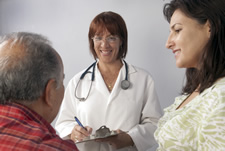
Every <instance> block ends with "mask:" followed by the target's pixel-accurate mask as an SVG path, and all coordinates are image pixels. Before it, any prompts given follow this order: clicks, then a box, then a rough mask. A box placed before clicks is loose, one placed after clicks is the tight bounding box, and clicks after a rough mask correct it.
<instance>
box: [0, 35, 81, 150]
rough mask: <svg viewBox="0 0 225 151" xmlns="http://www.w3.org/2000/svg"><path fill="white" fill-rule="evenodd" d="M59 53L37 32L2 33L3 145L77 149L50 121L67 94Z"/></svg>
mask: <svg viewBox="0 0 225 151" xmlns="http://www.w3.org/2000/svg"><path fill="white" fill-rule="evenodd" d="M63 80H64V69H63V63H62V60H61V58H60V56H59V54H58V53H57V52H56V51H55V50H54V49H53V48H52V47H51V45H50V43H49V41H48V40H47V39H46V38H45V37H43V36H41V35H38V34H34V33H27V32H18V33H12V34H8V35H6V36H4V37H1V39H0V150H7V151H9V150H29V151H30V150H38V151H41V150H43V151H53V150H54V151H55V150H61V151H62V150H63V151H72V150H73V151H74V150H75V151H77V147H76V145H75V144H74V142H73V141H70V140H62V139H61V138H60V137H59V136H58V135H57V134H56V132H55V130H54V129H53V127H52V126H51V125H50V123H51V122H52V121H53V120H54V118H55V117H56V115H57V113H58V111H59V108H60V105H61V102H62V99H63V96H64V85H63Z"/></svg>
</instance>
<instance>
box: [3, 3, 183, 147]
mask: <svg viewBox="0 0 225 151" xmlns="http://www.w3.org/2000/svg"><path fill="white" fill-rule="evenodd" d="M168 1H169V0H0V34H1V35H2V34H5V33H9V32H14V31H30V32H36V33H40V34H43V35H45V36H47V37H48V38H49V39H50V40H51V41H52V43H53V47H54V48H55V49H56V50H57V51H58V52H59V54H60V55H61V57H62V59H63V62H64V68H65V74H66V77H65V86H66V85H67V83H68V81H69V80H70V79H71V78H72V77H73V75H75V74H76V73H77V72H79V71H80V70H82V69H84V68H86V67H88V66H89V65H90V64H91V63H92V62H93V61H94V59H93V58H92V56H91V55H90V53H89V48H88V36H87V34H88V29H89V25H90V22H91V21H92V19H93V18H94V17H95V16H96V15H97V14H99V13H101V12H103V11H114V12H116V13H119V14H120V15H121V16H122V17H123V18H124V20H125V22H126V24H127V28H128V54H127V58H126V61H127V62H128V63H131V64H133V65H136V66H139V67H141V68H144V69H145V70H147V71H149V72H150V73H151V75H152V76H153V78H154V80H155V84H156V90H157V93H158V96H159V99H160V103H161V106H162V108H165V107H167V106H168V105H170V104H171V103H173V102H174V97H175V96H177V95H179V93H180V90H181V86H182V84H183V77H184V69H178V68H176V65H175V59H174V55H173V54H172V51H171V50H167V49H166V48H165V42H166V40H167V36H168V34H169V24H168V23H167V21H166V20H165V19H164V16H163V13H162V9H163V5H164V4H165V3H166V2H168ZM53 125H54V123H53ZM152 150H153V149H152Z"/></svg>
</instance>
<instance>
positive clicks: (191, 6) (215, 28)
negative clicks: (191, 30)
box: [163, 0, 225, 94]
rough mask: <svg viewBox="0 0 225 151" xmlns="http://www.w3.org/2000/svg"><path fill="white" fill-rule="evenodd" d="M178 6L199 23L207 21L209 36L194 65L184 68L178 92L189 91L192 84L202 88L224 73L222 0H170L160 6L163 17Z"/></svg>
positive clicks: (224, 50) (169, 17)
mask: <svg viewBox="0 0 225 151" xmlns="http://www.w3.org/2000/svg"><path fill="white" fill-rule="evenodd" d="M177 9H180V10H181V11H182V12H183V13H184V14H186V15H187V16H188V17H190V18H192V19H195V20H197V21H198V22H199V23H200V24H205V23H206V22H207V21H209V23H210V32H211V33H210V34H211V35H210V39H209V42H208V43H207V45H206V46H205V49H204V52H203V55H202V57H201V59H200V60H199V64H198V69H196V68H188V69H187V70H186V84H185V85H184V87H183V89H182V94H190V93H192V92H193V91H195V89H196V88H198V87H199V88H198V90H199V91H200V93H201V92H202V91H204V90H205V89H206V88H209V87H210V86H212V84H213V83H214V82H215V81H216V80H218V79H219V78H221V77H224V76H225V1H224V0H172V1H171V2H170V3H167V4H165V6H164V10H163V13H164V16H165V17H166V19H167V21H168V22H170V19H171V17H172V15H173V13H174V11H175V10H177Z"/></svg>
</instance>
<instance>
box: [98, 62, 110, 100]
mask: <svg viewBox="0 0 225 151" xmlns="http://www.w3.org/2000/svg"><path fill="white" fill-rule="evenodd" d="M95 74H96V76H95V78H96V89H97V90H98V91H99V92H101V93H102V94H103V95H104V96H105V97H106V98H108V97H109V95H110V93H109V91H108V89H107V87H106V85H105V82H104V80H103V78H102V75H101V73H100V71H99V69H98V67H97V66H96V69H95Z"/></svg>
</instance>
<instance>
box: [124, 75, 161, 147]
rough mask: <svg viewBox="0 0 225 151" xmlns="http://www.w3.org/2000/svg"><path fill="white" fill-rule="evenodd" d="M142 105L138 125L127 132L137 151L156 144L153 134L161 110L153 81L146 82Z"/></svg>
mask: <svg viewBox="0 0 225 151" xmlns="http://www.w3.org/2000/svg"><path fill="white" fill-rule="evenodd" d="M143 95H145V97H144V99H145V100H144V103H143V108H142V115H141V119H140V124H138V125H136V126H135V127H133V128H132V129H131V130H130V131H129V133H128V134H129V135H130V136H131V138H132V140H133V142H134V144H135V146H136V147H137V149H138V151H146V150H147V149H149V148H151V147H153V146H154V145H155V144H156V141H155V139H154V132H155V130H156V128H157V123H158V120H159V118H160V117H161V116H162V110H161V107H160V103H159V101H158V96H157V94H156V91H155V86H154V81H153V80H152V79H151V78H150V80H148V84H147V88H146V89H145V90H144V92H143Z"/></svg>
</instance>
